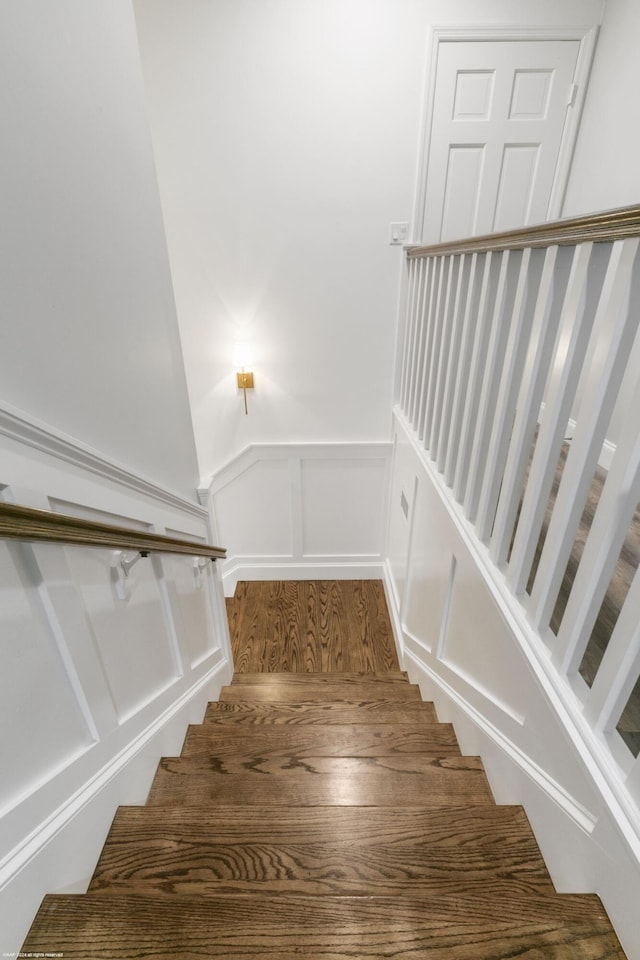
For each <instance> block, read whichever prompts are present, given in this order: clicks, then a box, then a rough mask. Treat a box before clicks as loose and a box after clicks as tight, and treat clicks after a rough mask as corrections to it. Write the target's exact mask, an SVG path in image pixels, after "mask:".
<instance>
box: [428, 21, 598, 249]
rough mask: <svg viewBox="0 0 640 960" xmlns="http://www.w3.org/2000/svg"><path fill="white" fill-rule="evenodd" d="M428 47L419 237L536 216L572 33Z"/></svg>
mask: <svg viewBox="0 0 640 960" xmlns="http://www.w3.org/2000/svg"><path fill="white" fill-rule="evenodd" d="M437 49H438V59H437V67H436V80H435V93H434V102H433V112H432V122H431V138H430V142H429V153H428V163H427V179H426V189H425V206H424V231H423V242H438V241H440V240H442V241H445V240H456V239H460V238H462V237H469V236H477V235H478V234H483V233H493V232H495V231H500V230H509V229H512V228H516V227H521V226H525V225H527V224H532V223H540V222H542V221H544V220H546V219H547V218H548V208H549V200H550V197H551V192H552V188H553V186H554V179H555V176H556V170H557V166H558V156H559V152H560V148H561V145H562V138H563V131H564V129H565V120H566V117H567V109H568V106H569V104H570V103H571V102H572V99H573V97H574V96H575V86H574V76H575V71H576V62H577V59H578V53H579V50H580V42H579V41H578V40H527V41H524V40H522V41H521V40H495V41H493V40H492V41H473V42H448V43H440V44H439V45H438V48H437Z"/></svg>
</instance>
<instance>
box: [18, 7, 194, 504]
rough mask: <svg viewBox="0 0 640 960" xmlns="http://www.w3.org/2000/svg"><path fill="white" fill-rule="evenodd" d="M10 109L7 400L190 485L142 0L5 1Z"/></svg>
mask: <svg viewBox="0 0 640 960" xmlns="http://www.w3.org/2000/svg"><path fill="white" fill-rule="evenodd" d="M0 116H2V150H1V151H0V192H1V201H0V209H1V213H0V289H1V290H2V299H1V301H0V323H1V327H2V348H1V349H0V391H1V394H2V398H3V400H4V401H5V402H7V403H8V404H10V405H12V406H13V407H15V408H18V409H21V410H23V411H25V412H26V413H28V414H29V415H31V416H33V417H36V418H37V419H39V420H41V421H44V422H46V423H49V424H51V425H52V426H54V427H56V428H57V429H59V430H62V431H64V432H65V433H67V434H69V435H71V436H72V437H76V438H77V439H79V440H81V441H83V442H85V443H88V444H91V445H92V446H93V447H94V448H96V449H97V450H99V451H101V452H102V453H103V454H105V455H107V456H110V457H112V458H113V459H115V460H118V461H120V462H121V463H123V464H124V465H125V466H127V467H129V468H130V469H133V470H137V471H138V472H139V473H144V474H147V475H149V476H150V477H152V478H154V479H155V480H156V482H158V483H164V484H165V485H166V486H168V487H171V488H173V489H175V490H177V491H180V492H182V493H184V494H187V493H188V494H189V495H190V496H191V497H193V496H194V495H195V487H196V486H197V466H196V459H195V450H194V443H193V431H192V427H191V421H190V413H189V407H188V397H187V393H186V386H185V377H184V368H183V363H182V358H181V352H180V343H179V335H178V330H177V323H176V316H175V304H174V300H173V292H172V287H171V278H170V273H169V266H168V259H167V250H166V241H165V238H164V229H163V223H162V215H161V209H160V204H159V198H158V189H157V180H156V177H155V169H154V162H153V153H152V147H151V140H150V135H149V127H148V122H147V118H146V114H145V104H144V91H143V84H142V77H141V71H140V61H139V54H138V49H137V42H136V32H135V23H134V19H133V13H132V9H131V2H130V0H113V2H109V3H104V2H102V0H57V2H56V3H45V2H42V0H3V3H2V4H0Z"/></svg>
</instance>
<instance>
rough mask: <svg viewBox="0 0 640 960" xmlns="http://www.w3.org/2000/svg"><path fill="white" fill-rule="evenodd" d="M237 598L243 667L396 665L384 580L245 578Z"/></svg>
mask: <svg viewBox="0 0 640 960" xmlns="http://www.w3.org/2000/svg"><path fill="white" fill-rule="evenodd" d="M235 604H236V607H235V610H234V615H233V621H232V622H230V634H231V646H232V650H233V658H234V663H235V669H236V670H237V671H238V672H239V673H244V672H259V673H263V672H264V673H273V672H276V673H278V672H284V673H289V672H294V673H296V672H301V673H305V672H309V671H311V672H316V671H319V672H332V671H336V670H337V671H360V672H365V673H378V672H379V673H383V672H385V671H387V670H399V664H398V657H397V653H396V649H395V643H394V639H393V632H392V629H391V622H390V619H389V612H388V609H387V605H386V600H385V596H384V587H383V585H382V581H380V580H299V581H252V582H247V581H241V582H240V583H238V585H237V587H236V593H235Z"/></svg>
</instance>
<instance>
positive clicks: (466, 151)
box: [441, 144, 484, 242]
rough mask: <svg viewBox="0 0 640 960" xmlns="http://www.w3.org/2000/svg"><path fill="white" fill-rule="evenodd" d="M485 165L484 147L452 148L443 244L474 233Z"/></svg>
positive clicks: (448, 161)
mask: <svg viewBox="0 0 640 960" xmlns="http://www.w3.org/2000/svg"><path fill="white" fill-rule="evenodd" d="M483 163H484V146H482V144H476V145H460V146H458V145H455V144H453V145H451V146H450V147H449V155H448V160H447V176H446V186H445V196H444V205H443V209H442V234H441V239H442V241H443V242H444V241H446V240H460V239H462V238H465V237H469V236H471V235H472V234H473V233H474V232H475V225H476V218H477V211H478V198H479V194H480V184H481V180H482V168H483Z"/></svg>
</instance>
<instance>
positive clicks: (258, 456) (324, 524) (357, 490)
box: [200, 443, 392, 596]
mask: <svg viewBox="0 0 640 960" xmlns="http://www.w3.org/2000/svg"><path fill="white" fill-rule="evenodd" d="M391 451H392V445H391V444H390V443H282V444H254V445H252V446H251V447H248V448H247V449H246V450H244V451H243V452H242V453H241V454H240V455H239V456H238V457H236V458H235V459H234V460H232V461H231V462H230V463H229V464H227V465H226V466H225V467H223V468H222V469H221V470H220V471H218V472H217V473H216V474H215V476H214V477H213V478H212V479H211V482H210V484H209V486H208V487H207V488H205V489H203V490H201V491H200V497H201V501H202V502H208V503H209V505H210V508H211V512H212V516H213V522H214V526H215V528H216V529H217V535H218V538H219V540H220V542H222V543H224V545H225V547H226V548H227V554H228V556H227V560H226V561H225V562H224V563H223V564H222V566H221V569H222V576H223V582H224V591H225V594H226V595H227V596H231V595H232V594H233V592H234V590H235V586H236V583H237V582H238V580H243V579H244V580H273V579H275V580H279V579H302V580H304V579H310V580H312V579H332V578H344V579H350V578H355V579H359V578H366V577H373V578H377V577H381V576H382V560H383V539H384V530H385V504H386V499H387V496H386V494H387V485H388V476H389V464H390V459H391Z"/></svg>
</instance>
